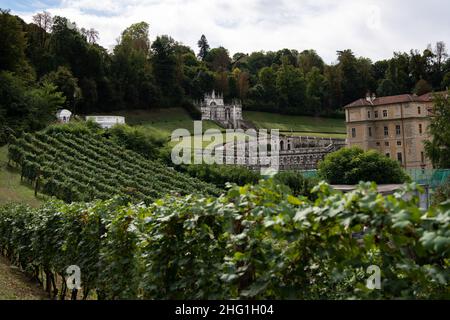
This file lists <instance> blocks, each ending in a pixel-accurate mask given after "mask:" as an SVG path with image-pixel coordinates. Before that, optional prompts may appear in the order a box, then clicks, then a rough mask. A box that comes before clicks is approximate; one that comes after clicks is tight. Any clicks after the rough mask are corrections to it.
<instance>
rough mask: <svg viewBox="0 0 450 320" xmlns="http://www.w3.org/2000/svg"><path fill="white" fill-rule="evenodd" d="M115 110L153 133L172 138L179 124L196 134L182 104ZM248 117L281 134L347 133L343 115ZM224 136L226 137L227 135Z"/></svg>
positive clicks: (206, 124)
mask: <svg viewBox="0 0 450 320" xmlns="http://www.w3.org/2000/svg"><path fill="white" fill-rule="evenodd" d="M114 114H115V115H121V116H124V117H125V122H126V123H127V124H129V125H132V126H139V127H142V128H145V129H146V130H148V131H149V132H150V133H156V134H162V135H164V136H167V137H168V138H169V137H170V135H171V133H172V132H173V130H175V129H179V128H184V129H187V130H188V131H189V132H190V133H191V134H192V135H193V134H194V121H193V120H192V119H191V117H190V116H189V114H188V113H187V112H186V111H185V110H184V109H182V108H167V109H156V110H131V111H126V110H125V111H117V112H115V113H114ZM244 119H246V120H250V121H252V122H253V123H255V125H256V126H257V127H258V128H266V129H278V130H280V133H281V134H283V133H284V134H292V135H296V136H315V137H325V138H330V137H331V138H345V137H346V134H345V122H344V120H342V119H331V118H320V117H306V116H291V115H281V114H272V113H267V112H256V111H245V112H244ZM208 129H218V130H221V131H222V132H223V131H224V129H223V128H221V127H219V126H218V125H217V124H216V123H214V122H213V121H202V131H203V132H205V131H206V130H208ZM192 139H193V140H196V141H198V140H201V137H199V136H196V137H194V136H193V137H192ZM223 140H224V142H225V141H226V139H225V136H224V139H223ZM200 143H201V144H202V146H203V147H205V146H207V145H209V144H210V142H208V141H202V142H200ZM172 144H174V143H172ZM192 145H193V142H192Z"/></svg>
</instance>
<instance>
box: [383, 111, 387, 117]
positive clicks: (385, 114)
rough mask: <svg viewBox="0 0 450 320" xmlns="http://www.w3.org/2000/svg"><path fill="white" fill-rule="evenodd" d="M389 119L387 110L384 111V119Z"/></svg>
mask: <svg viewBox="0 0 450 320" xmlns="http://www.w3.org/2000/svg"><path fill="white" fill-rule="evenodd" d="M386 117H387V110H383V118H386Z"/></svg>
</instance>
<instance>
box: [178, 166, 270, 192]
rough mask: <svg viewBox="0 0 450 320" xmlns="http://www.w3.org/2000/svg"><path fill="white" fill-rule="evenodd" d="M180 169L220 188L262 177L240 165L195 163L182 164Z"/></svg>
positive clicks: (243, 183) (255, 180)
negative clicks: (228, 184)
mask: <svg viewBox="0 0 450 320" xmlns="http://www.w3.org/2000/svg"><path fill="white" fill-rule="evenodd" d="M180 170H181V171H183V172H186V173H187V174H189V175H190V176H191V177H195V178H198V179H200V180H202V181H206V182H209V183H212V184H215V185H216V186H217V187H219V188H224V187H225V185H226V184H227V183H234V184H237V185H239V186H243V185H246V184H255V183H257V182H258V180H259V179H260V178H261V177H260V175H259V173H257V172H255V171H252V170H250V169H247V168H246V167H243V166H238V165H219V164H193V165H184V166H181V168H180Z"/></svg>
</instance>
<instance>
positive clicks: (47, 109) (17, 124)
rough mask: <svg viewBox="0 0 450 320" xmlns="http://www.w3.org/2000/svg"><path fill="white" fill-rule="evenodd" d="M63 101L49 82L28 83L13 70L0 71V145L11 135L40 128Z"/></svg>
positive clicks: (51, 117) (47, 121) (53, 115)
mask: <svg viewBox="0 0 450 320" xmlns="http://www.w3.org/2000/svg"><path fill="white" fill-rule="evenodd" d="M64 101H65V99H64V97H63V96H62V94H61V93H60V92H57V91H56V87H55V86H53V85H52V84H50V83H47V82H44V83H42V84H41V85H37V86H34V85H28V84H27V82H26V81H24V80H22V79H20V78H19V77H17V76H16V75H14V74H13V73H10V72H6V71H0V120H2V122H1V123H0V145H3V144H5V143H7V142H8V141H9V140H10V138H9V137H10V136H11V135H20V134H21V132H22V131H27V130H40V129H42V128H44V127H45V126H46V125H47V124H49V123H51V122H52V121H53V119H54V117H55V113H56V111H57V109H58V108H60V107H61V106H62V105H63V104H64ZM2 118H3V119H2Z"/></svg>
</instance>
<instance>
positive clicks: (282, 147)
mask: <svg viewBox="0 0 450 320" xmlns="http://www.w3.org/2000/svg"><path fill="white" fill-rule="evenodd" d="M280 150H281V151H282V150H284V141H283V140H281V141H280Z"/></svg>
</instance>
